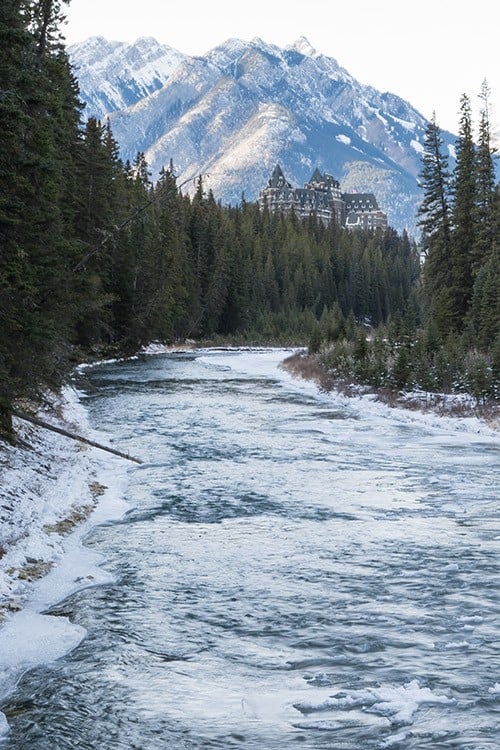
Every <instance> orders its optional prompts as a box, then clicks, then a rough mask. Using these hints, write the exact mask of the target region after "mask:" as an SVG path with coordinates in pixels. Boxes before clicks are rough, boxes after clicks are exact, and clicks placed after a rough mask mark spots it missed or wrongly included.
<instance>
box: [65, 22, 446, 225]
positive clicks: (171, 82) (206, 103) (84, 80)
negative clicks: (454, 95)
mask: <svg viewBox="0 0 500 750" xmlns="http://www.w3.org/2000/svg"><path fill="white" fill-rule="evenodd" d="M69 54H70V58H71V61H72V63H73V65H74V67H75V72H76V74H77V76H78V79H79V81H80V88H81V96H82V99H83V100H84V101H85V102H86V103H87V107H86V111H85V113H84V115H85V114H86V115H93V116H96V117H98V118H101V119H102V118H104V117H105V116H109V117H110V120H111V126H112V130H113V133H114V135H115V137H116V138H117V140H118V142H119V144H120V148H121V153H122V156H123V158H124V159H127V158H128V159H130V160H132V159H133V158H134V157H135V156H136V154H137V152H138V151H143V152H144V153H145V156H146V159H147V161H148V163H149V165H150V168H151V172H152V175H153V178H156V177H157V176H158V173H159V171H160V169H161V168H162V166H164V165H167V166H168V164H169V162H170V160H171V159H172V161H173V163H174V166H175V169H176V174H177V175H178V184H181V183H183V182H184V181H187V182H186V185H185V188H184V190H185V191H187V190H190V189H191V181H190V178H191V177H193V178H196V177H197V176H198V175H200V174H201V175H204V176H205V177H204V184H205V187H206V188H207V189H209V188H210V189H212V191H213V193H214V196H215V198H216V199H217V200H220V201H221V202H222V203H223V204H227V203H231V204H233V205H234V204H236V203H239V202H240V201H241V199H242V196H244V197H245V199H246V200H255V199H256V198H257V196H258V193H259V190H260V189H261V188H262V187H264V186H265V185H266V184H267V181H268V179H269V177H270V174H271V172H272V170H273V168H274V166H275V164H276V163H279V164H280V165H281V167H282V169H283V172H284V173H285V176H286V178H287V179H288V181H289V182H291V183H292V184H293V185H294V186H301V185H303V183H304V182H306V181H307V180H308V179H309V178H310V176H311V174H312V172H313V171H314V169H315V168H316V167H318V168H319V169H320V171H321V172H328V173H330V174H333V175H334V176H335V177H336V178H337V179H338V180H339V181H340V183H341V186H342V190H344V191H346V192H353V191H356V190H357V191H360V192H373V193H375V195H376V196H377V199H378V202H379V205H380V207H381V208H382V209H383V210H385V211H386V212H387V214H388V217H389V224H390V225H391V226H393V227H395V228H396V229H398V230H400V231H401V230H402V229H404V228H406V229H408V231H409V232H410V234H415V233H416V210H417V208H418V205H419V203H420V201H421V192H420V189H419V187H418V182H417V178H418V174H419V172H420V169H421V154H422V143H423V137H424V132H425V128H426V126H427V121H426V120H425V118H424V117H422V115H421V114H420V113H419V112H417V111H416V110H415V109H414V108H413V107H412V106H411V104H409V103H408V102H406V101H404V100H403V99H401V98H399V97H397V96H395V95H393V94H390V93H381V92H380V91H377V90H376V89H374V88H372V87H371V86H366V85H363V84H361V83H359V82H358V81H356V80H355V79H354V78H353V77H352V76H351V75H350V74H349V73H348V72H347V71H346V70H345V69H344V68H342V67H341V66H340V65H339V64H338V63H337V61H336V60H334V59H333V58H331V57H327V56H325V55H322V54H320V53H319V52H317V51H316V50H314V49H313V48H312V47H311V45H310V44H309V43H308V41H307V40H306V39H304V38H301V39H299V40H297V41H296V42H295V43H294V44H292V45H291V46H289V47H286V48H285V49H281V48H279V47H277V46H275V45H271V44H267V43H266V42H264V41H262V40H261V39H254V40H253V41H251V42H244V41H241V40H238V39H229V40H227V41H226V42H225V43H224V44H221V45H220V46H218V47H216V48H214V49H212V50H211V51H209V52H208V53H207V54H206V55H204V56H202V57H190V56H187V55H183V54H182V53H181V52H178V51H177V50H174V49H172V48H171V47H168V46H166V45H160V44H158V42H156V41H155V40H154V39H139V40H137V42H135V43H134V44H123V43H119V42H109V41H107V40H105V39H103V38H101V37H98V38H92V39H89V40H87V41H86V42H84V43H81V44H78V45H74V46H72V47H70V48H69ZM443 140H444V142H445V145H446V146H447V147H448V148H449V151H450V155H451V156H453V144H454V140H455V139H454V136H453V135H452V134H449V133H443Z"/></svg>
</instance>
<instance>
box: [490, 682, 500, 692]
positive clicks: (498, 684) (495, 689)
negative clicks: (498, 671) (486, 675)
mask: <svg viewBox="0 0 500 750" xmlns="http://www.w3.org/2000/svg"><path fill="white" fill-rule="evenodd" d="M488 693H491V694H492V695H500V682H495V684H494V685H493V687H490V688H488Z"/></svg>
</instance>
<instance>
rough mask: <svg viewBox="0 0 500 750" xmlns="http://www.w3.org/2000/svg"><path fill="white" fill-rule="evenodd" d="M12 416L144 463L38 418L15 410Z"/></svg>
mask: <svg viewBox="0 0 500 750" xmlns="http://www.w3.org/2000/svg"><path fill="white" fill-rule="evenodd" d="M12 414H13V416H14V417H17V418H18V419H22V420H24V421H25V422H31V423H32V424H35V425H37V427H43V429H44V430H51V431H52V432H57V433H58V434H59V435H64V437H68V438H71V439H72V440H78V441H79V442H80V443H85V444H86V445H91V446H92V447H93V448H99V449H100V450H102V451H107V452H108V453H113V454H114V455H115V456H120V457H121V458H126V459H127V460H128V461H134V462H135V463H136V464H142V463H144V461H141V459H140V458H135V457H134V456H131V455H130V454H129V453H122V451H118V450H116V448H110V447H109V446H107V445H102V444H101V443H96V442H95V440H89V439H88V438H86V437H83V436H82V435H77V434H76V433H74V432H69V430H63V429H62V428H61V427H54V425H52V424H49V423H48V422H45V421H44V420H43V419H39V418H38V417H32V416H30V415H29V414H24V412H21V411H17V409H13V410H12Z"/></svg>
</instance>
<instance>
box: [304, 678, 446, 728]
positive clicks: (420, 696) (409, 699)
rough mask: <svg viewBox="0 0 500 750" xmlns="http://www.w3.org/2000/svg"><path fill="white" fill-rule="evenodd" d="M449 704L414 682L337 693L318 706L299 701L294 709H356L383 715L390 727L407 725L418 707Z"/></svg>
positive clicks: (443, 698) (313, 710)
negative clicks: (392, 725)
mask: <svg viewBox="0 0 500 750" xmlns="http://www.w3.org/2000/svg"><path fill="white" fill-rule="evenodd" d="M453 703H455V701H454V699H452V698H448V697H447V696H446V695H437V694H435V693H433V692H432V691H431V690H430V689H429V688H425V687H424V688H421V687H420V685H419V683H418V681H417V680H412V681H411V682H409V683H407V684H405V685H403V686H399V687H395V686H391V685H380V686H379V687H373V688H366V689H364V690H353V691H351V692H347V691H338V692H337V693H334V694H333V695H332V696H331V697H329V698H327V699H326V700H324V701H322V702H321V703H309V702H303V703H299V704H296V706H295V708H297V710H298V711H300V712H301V713H303V714H310V713H315V712H317V711H332V710H335V709H342V710H350V709H353V708H359V709H361V710H362V711H363V712H368V713H374V714H377V715H379V716H384V717H386V718H387V719H389V720H390V722H391V723H392V724H411V723H412V717H413V715H414V714H415V712H416V711H418V709H419V707H420V706H421V705H424V704H428V705H429V704H453Z"/></svg>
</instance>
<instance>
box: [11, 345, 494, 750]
mask: <svg viewBox="0 0 500 750" xmlns="http://www.w3.org/2000/svg"><path fill="white" fill-rule="evenodd" d="M286 354H287V353H286V352H283V351H279V350H262V351H258V350H256V351H222V350H211V351H210V350H206V351H198V352H184V353H182V352H181V353H168V354H160V355H155V356H141V357H139V358H137V359H134V360H129V361H125V362H116V363H109V364H102V365H100V366H98V367H94V368H92V369H89V370H86V371H85V377H84V378H83V380H82V382H81V383H80V388H81V389H82V390H83V394H82V400H83V402H84V405H85V407H86V410H87V413H88V415H89V419H90V422H91V424H92V425H93V427H94V428H95V429H98V430H99V431H100V433H101V434H102V436H103V440H108V441H112V443H113V445H114V446H115V447H117V448H119V449H121V450H128V451H130V453H131V454H133V455H136V456H139V457H141V458H142V459H143V460H144V461H145V463H144V464H143V465H141V466H136V465H130V467H129V466H127V473H128V477H127V485H126V495H125V500H126V503H127V511H126V513H125V514H123V515H120V516H119V517H117V518H114V519H111V520H108V521H106V522H103V523H100V524H97V525H94V526H93V527H92V529H91V530H90V532H89V533H88V534H87V537H86V539H85V546H86V548H87V549H88V550H89V552H91V553H92V554H98V555H99V556H101V559H102V560H103V563H102V567H103V568H104V569H105V571H106V575H107V576H108V578H107V579H106V580H107V582H104V583H102V584H100V585H95V586H88V587H87V588H83V589H81V590H80V591H77V592H76V593H74V594H73V595H71V596H70V597H67V598H66V599H64V600H63V601H61V602H58V603H56V604H54V605H53V606H52V607H51V608H50V610H49V614H50V615H52V616H54V617H61V618H65V617H67V618H69V620H70V621H71V622H72V623H74V624H75V625H77V626H78V627H79V628H81V629H82V631H81V632H82V633H84V634H85V636H84V637H83V638H82V639H81V640H80V643H79V645H78V646H76V647H75V648H73V649H72V650H71V651H69V652H68V653H67V654H66V655H64V656H63V657H62V658H59V659H57V660H55V661H52V662H51V663H48V664H46V665H41V666H38V667H36V668H35V669H32V670H30V671H28V672H26V673H25V674H24V675H23V676H22V678H21V679H20V681H19V683H18V685H17V688H16V690H15V692H14V693H12V694H11V695H10V696H9V698H8V699H7V700H6V701H5V702H4V704H3V705H2V706H1V707H0V708H1V710H2V711H3V712H4V713H5V715H6V716H7V719H8V723H9V727H10V732H9V734H8V735H6V737H4V739H3V741H0V747H1V748H2V750H28V749H29V750H66V748H67V749H68V750H69V749H70V748H78V750H121V749H123V750H125V749H126V750H132V749H135V750H139V749H141V750H165V749H167V750H195V749H196V750H198V748H199V749H200V750H201V749H202V748H203V749H207V750H208V749H209V748H219V749H220V750H228V749H229V748H252V749H255V750H285V749H286V750H290V749H291V748H295V747H297V748H304V749H307V750H320V749H323V748H333V749H335V750H372V749H373V750H375V749H382V748H394V749H396V750H398V749H400V750H440V749H441V748H442V749H444V748H446V749H448V748H460V749H461V750H486V749H488V750H493V748H495V750H498V747H500V727H499V709H500V651H499V645H500V644H499V604H500V586H499V584H500V575H499V573H500V571H499V540H500V525H499V504H498V468H499V461H498V459H499V445H500V442H499V438H498V435H494V434H493V433H492V432H488V431H487V430H484V431H483V430H479V431H477V430H475V428H474V426H473V424H469V423H468V422H467V421H464V420H453V419H449V418H437V417H429V416H425V415H422V414H415V413H412V412H408V411H403V410H397V409H389V408H388V407H385V406H383V405H381V404H377V403H374V402H371V401H369V400H367V399H348V398H346V397H343V396H340V395H335V394H322V393H320V392H319V391H318V390H317V389H316V387H315V386H314V385H312V384H310V383H306V382H304V381H300V380H295V379H293V378H292V377H291V376H289V375H287V374H286V373H285V372H283V371H282V370H281V369H280V368H279V367H278V365H279V363H280V361H281V360H282V359H283V358H284V356H286Z"/></svg>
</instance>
